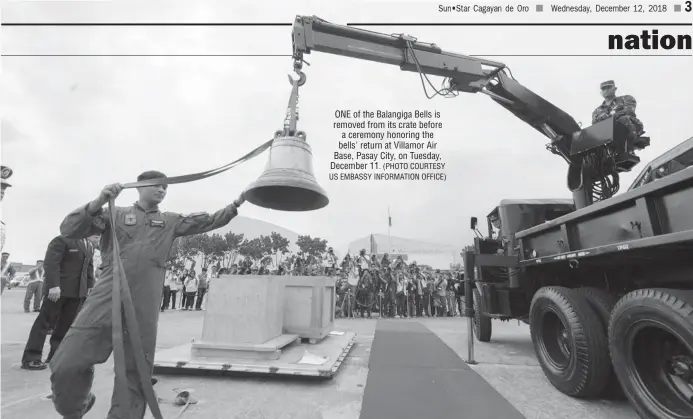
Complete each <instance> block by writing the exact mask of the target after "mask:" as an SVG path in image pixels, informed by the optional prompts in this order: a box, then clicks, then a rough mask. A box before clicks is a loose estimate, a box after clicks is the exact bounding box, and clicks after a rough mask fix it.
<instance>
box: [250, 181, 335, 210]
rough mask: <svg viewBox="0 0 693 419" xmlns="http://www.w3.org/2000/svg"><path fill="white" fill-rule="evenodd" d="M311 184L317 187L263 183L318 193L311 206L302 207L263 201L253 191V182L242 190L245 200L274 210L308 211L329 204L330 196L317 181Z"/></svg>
mask: <svg viewBox="0 0 693 419" xmlns="http://www.w3.org/2000/svg"><path fill="white" fill-rule="evenodd" d="M312 185H313V186H317V188H300V187H297V186H288V185H264V186H281V187H283V188H291V189H298V190H306V189H308V190H310V191H311V192H313V193H315V194H316V195H318V199H316V200H315V202H314V205H313V206H311V207H304V208H287V207H280V206H278V205H271V204H268V203H266V202H263V201H262V200H261V199H259V198H258V197H257V196H256V195H255V194H254V193H253V189H256V188H257V186H255V183H253V184H251V185H250V186H249V187H248V188H246V190H245V191H244V192H243V196H244V197H245V200H246V201H247V202H250V203H251V204H253V205H255V206H257V207H260V208H265V209H269V210H274V211H283V212H308V211H316V210H319V209H322V208H325V207H327V206H328V205H329V203H330V198H329V197H328V196H327V193H326V192H325V190H324V189H323V188H322V187H321V186H320V185H319V184H317V183H313V184H312Z"/></svg>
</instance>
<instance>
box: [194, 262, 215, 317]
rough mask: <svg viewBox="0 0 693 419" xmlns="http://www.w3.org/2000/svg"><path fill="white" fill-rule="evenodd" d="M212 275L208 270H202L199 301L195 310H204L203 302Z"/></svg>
mask: <svg viewBox="0 0 693 419" xmlns="http://www.w3.org/2000/svg"><path fill="white" fill-rule="evenodd" d="M210 275H211V273H208V272H207V268H202V273H201V274H200V278H199V280H198V281H197V301H196V302H195V310H198V311H199V310H202V300H203V299H204V298H205V294H206V293H207V284H208V283H209V279H210Z"/></svg>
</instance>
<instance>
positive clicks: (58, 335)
mask: <svg viewBox="0 0 693 419" xmlns="http://www.w3.org/2000/svg"><path fill="white" fill-rule="evenodd" d="M43 268H44V270H45V272H46V280H45V284H44V287H43V296H44V299H43V304H42V305H41V310H40V311H39V315H38V316H37V317H36V320H34V325H33V326H32V327H31V332H29V339H28V340H27V343H26V347H25V348H24V354H23V355H22V368H23V369H26V370H42V369H45V368H46V364H47V363H49V362H51V359H53V355H55V352H56V350H57V349H58V348H59V347H60V342H61V341H62V339H63V337H64V336H65V334H66V333H67V331H68V330H69V329H70V326H71V325H72V322H73V320H74V319H75V317H76V316H77V313H78V312H79V308H80V307H81V305H82V303H83V302H84V299H85V298H86V297H87V294H88V293H89V292H90V291H91V289H92V288H93V287H94V247H93V246H92V245H91V243H90V242H89V240H87V239H81V240H75V239H68V238H67V237H64V236H57V237H55V238H54V239H53V240H51V242H50V243H48V248H47V249H46V258H45V261H44V263H43ZM56 320H57V321H56ZM54 323H55V330H53V332H52V333H51V342H50V343H51V349H50V352H49V353H48V358H46V363H45V364H44V363H43V362H41V355H42V353H43V345H44V343H45V342H46V335H47V334H48V330H49V329H51V327H52V325H53V324H54Z"/></svg>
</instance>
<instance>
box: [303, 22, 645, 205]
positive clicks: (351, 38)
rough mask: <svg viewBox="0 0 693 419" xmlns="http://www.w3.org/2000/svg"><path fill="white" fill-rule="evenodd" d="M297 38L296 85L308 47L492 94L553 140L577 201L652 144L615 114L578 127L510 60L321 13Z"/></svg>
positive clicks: (612, 184) (614, 183) (450, 89)
mask: <svg viewBox="0 0 693 419" xmlns="http://www.w3.org/2000/svg"><path fill="white" fill-rule="evenodd" d="M292 41H293V58H294V67H295V70H296V71H298V72H299V73H300V74H301V79H302V81H300V82H299V85H300V84H302V83H303V82H305V75H304V74H303V73H302V72H300V70H301V68H302V65H303V62H304V60H303V57H304V54H310V53H311V52H312V51H319V52H326V53H329V54H335V55H341V56H345V57H352V58H359V59H362V60H367V61H373V62H378V63H384V64H391V65H397V66H399V68H400V69H401V70H403V71H411V72H416V73H419V75H420V76H421V77H422V81H423V79H424V78H425V77H426V76H428V75H434V76H440V77H444V78H445V79H446V80H445V81H446V86H445V88H444V91H445V92H446V93H452V94H455V93H457V92H464V93H483V94H486V95H488V96H490V97H491V99H492V100H493V101H495V102H496V103H498V104H499V105H501V106H502V107H504V108H505V109H507V110H508V111H510V112H511V113H512V114H513V115H515V116H516V117H517V118H519V119H521V120H522V121H524V122H525V123H526V124H528V125H530V126H531V127H533V128H534V129H536V130H537V131H539V132H540V133H541V134H542V135H544V136H546V137H547V138H549V139H550V140H551V142H550V143H549V144H547V145H546V148H547V149H548V150H549V151H551V152H552V153H554V154H558V155H560V156H561V157H563V158H564V159H565V160H566V161H567V162H568V163H569V169H568V179H567V181H568V182H567V183H568V188H569V189H570V190H571V191H572V192H573V197H574V200H575V202H576V206H577V207H578V208H582V207H584V206H587V205H591V204H592V203H593V202H596V201H598V200H603V199H606V198H609V197H611V196H613V194H615V193H616V192H617V191H618V188H619V183H618V174H619V173H620V172H627V171H629V170H631V168H632V167H633V166H635V165H636V164H637V163H638V162H639V161H640V158H639V157H638V156H636V155H635V154H634V151H635V150H641V149H643V148H645V147H647V146H649V144H650V142H649V137H642V136H641V137H638V138H630V139H629V135H630V134H629V132H628V130H627V129H626V128H625V127H624V126H623V125H622V124H617V123H616V121H615V117H610V118H608V119H605V120H604V121H601V122H597V123H595V124H593V125H591V126H589V127H587V128H584V129H581V127H580V125H579V124H578V123H577V122H576V121H575V120H574V119H573V118H572V117H571V116H570V115H568V114H567V113H566V112H564V111H563V110H561V109H560V108H558V107H557V106H555V105H553V104H552V103H550V102H549V101H547V100H546V99H544V98H542V97H541V96H539V95H537V94H536V93H534V92H532V91H531V90H529V89H527V88H526V87H524V86H523V85H522V84H520V83H519V82H518V81H517V80H515V79H514V77H513V76H512V73H511V72H510V70H509V69H508V68H507V67H506V65H505V64H503V63H500V62H496V61H490V60H486V59H481V58H476V57H472V56H467V55H460V54H455V53H451V52H446V51H443V50H442V49H441V48H440V47H438V46H437V45H436V44H430V43H425V42H420V41H418V40H417V39H416V38H414V37H412V36H409V35H403V34H394V35H387V34H383V33H378V32H372V31H367V30H363V29H358V28H354V27H351V26H342V25H336V24H334V23H330V22H327V21H325V20H322V19H320V18H318V17H316V16H297V17H296V20H295V21H294V24H293V34H292ZM429 83H430V82H429ZM424 86H425V84H424ZM437 93H440V92H437Z"/></svg>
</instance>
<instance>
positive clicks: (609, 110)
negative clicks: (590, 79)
mask: <svg viewBox="0 0 693 419" xmlns="http://www.w3.org/2000/svg"><path fill="white" fill-rule="evenodd" d="M613 86H615V83H614V82H613V80H609V81H605V82H603V83H602V84H601V85H600V87H601V88H605V87H613ZM637 105H638V102H637V101H636V100H635V98H634V97H633V96H630V95H624V96H616V97H615V98H614V99H613V100H612V101H611V103H607V102H606V100H604V101H603V102H602V104H601V105H599V106H598V107H597V109H595V110H594V112H592V124H596V123H597V122H601V121H603V120H605V119H608V118H611V117H612V116H613V117H614V119H615V120H616V122H618V123H619V124H621V125H623V126H625V127H626V128H628V131H629V132H630V136H631V137H632V138H637V137H639V136H641V135H642V134H643V132H644V131H643V129H644V126H643V124H642V122H641V121H640V120H639V119H638V117H637V116H636V115H635V108H636V107H637Z"/></svg>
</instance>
